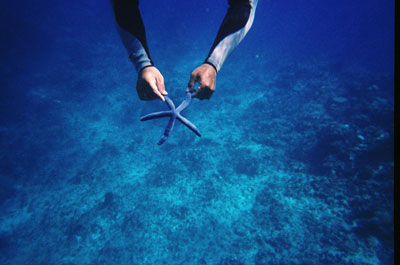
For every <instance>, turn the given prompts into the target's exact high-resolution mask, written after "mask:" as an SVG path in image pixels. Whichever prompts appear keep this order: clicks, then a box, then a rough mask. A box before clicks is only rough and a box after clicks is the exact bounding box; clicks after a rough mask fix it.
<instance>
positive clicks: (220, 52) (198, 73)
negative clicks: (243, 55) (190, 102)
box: [188, 0, 258, 99]
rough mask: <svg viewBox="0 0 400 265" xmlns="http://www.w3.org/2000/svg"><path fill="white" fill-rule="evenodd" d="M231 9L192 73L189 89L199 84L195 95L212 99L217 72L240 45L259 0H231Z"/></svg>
mask: <svg viewBox="0 0 400 265" xmlns="http://www.w3.org/2000/svg"><path fill="white" fill-rule="evenodd" d="M228 2H229V9H228V12H227V13H226V15H225V18H224V20H223V21H222V24H221V26H220V28H219V31H218V34H217V37H216V38H215V41H214V44H213V45H212V47H211V49H210V52H209V54H208V56H207V58H206V60H205V61H204V63H203V64H202V65H200V66H199V67H197V68H196V69H195V70H194V71H193V72H192V74H191V75H190V79H189V83H188V90H189V91H193V90H194V89H193V87H194V84H195V83H196V82H197V83H199V86H198V87H197V90H196V92H195V93H194V94H193V97H196V98H199V99H210V98H211V96H212V94H213V93H214V91H215V82H216V77H217V72H218V71H219V70H220V69H221V66H222V64H223V63H224V61H225V59H226V58H227V57H228V55H229V54H230V53H231V52H232V51H233V50H234V49H235V48H236V46H238V45H239V43H240V42H241V41H242V39H243V38H244V36H245V35H246V34H247V32H248V31H249V29H250V27H251V25H252V24H253V20H254V12H255V10H256V6H257V2H258V0H229V1H228Z"/></svg>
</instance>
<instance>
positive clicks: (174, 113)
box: [140, 91, 201, 145]
mask: <svg viewBox="0 0 400 265" xmlns="http://www.w3.org/2000/svg"><path fill="white" fill-rule="evenodd" d="M164 98H165V103H167V106H168V108H169V109H170V110H166V111H159V112H153V113H150V114H147V115H145V116H143V117H141V118H140V121H148V120H153V119H158V118H163V117H170V118H169V122H168V125H167V127H166V128H165V131H164V135H163V136H162V137H161V139H160V141H158V143H157V144H158V145H161V144H163V143H164V142H165V141H166V140H167V138H168V136H169V135H170V133H171V131H172V129H173V128H174V124H175V120H176V119H178V120H179V121H180V122H182V123H183V124H184V125H186V127H188V128H189V129H190V130H192V131H193V132H194V133H195V134H196V135H197V136H201V134H200V131H199V130H198V129H197V128H196V126H194V124H193V123H191V122H190V121H189V120H187V119H186V118H185V117H183V116H182V115H181V112H182V110H184V109H186V107H187V106H189V103H190V101H191V99H192V94H191V93H190V92H189V91H187V92H186V97H185V100H184V101H183V102H182V103H181V104H180V105H179V106H178V107H177V108H175V105H174V102H173V101H172V100H171V99H170V98H169V97H168V96H164Z"/></svg>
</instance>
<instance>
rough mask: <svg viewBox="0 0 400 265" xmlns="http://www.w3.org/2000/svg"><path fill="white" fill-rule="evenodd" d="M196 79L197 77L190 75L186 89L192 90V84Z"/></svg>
mask: <svg viewBox="0 0 400 265" xmlns="http://www.w3.org/2000/svg"><path fill="white" fill-rule="evenodd" d="M198 79H199V77H198V75H194V74H192V75H191V76H190V80H189V84H188V88H192V87H193V86H194V84H195V83H196V82H197V81H198Z"/></svg>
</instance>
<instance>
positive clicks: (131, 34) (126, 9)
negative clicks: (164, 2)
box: [111, 0, 153, 72]
mask: <svg viewBox="0 0 400 265" xmlns="http://www.w3.org/2000/svg"><path fill="white" fill-rule="evenodd" d="M111 4H112V6H113V9H114V15H115V20H116V22H117V24H118V32H119V34H120V36H121V40H122V42H123V43H124V46H125V48H126V50H127V51H128V54H129V59H130V60H131V61H132V62H133V64H134V65H135V68H136V71H138V72H139V71H140V70H141V69H143V68H144V67H147V66H151V65H153V61H152V60H151V58H150V52H149V48H148V46H147V40H146V34H145V29H144V24H143V20H142V17H141V15H140V10H139V0H111Z"/></svg>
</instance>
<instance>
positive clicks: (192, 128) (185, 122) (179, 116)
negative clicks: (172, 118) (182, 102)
mask: <svg viewBox="0 0 400 265" xmlns="http://www.w3.org/2000/svg"><path fill="white" fill-rule="evenodd" d="M176 117H177V119H178V120H179V121H180V122H182V123H183V124H184V125H185V126H186V127H188V128H189V129H190V130H192V131H193V132H194V133H195V134H196V135H197V136H201V134H200V131H199V129H197V127H196V126H195V125H194V124H193V123H191V122H190V121H189V120H188V119H186V118H185V117H183V116H182V115H178V116H176Z"/></svg>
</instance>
